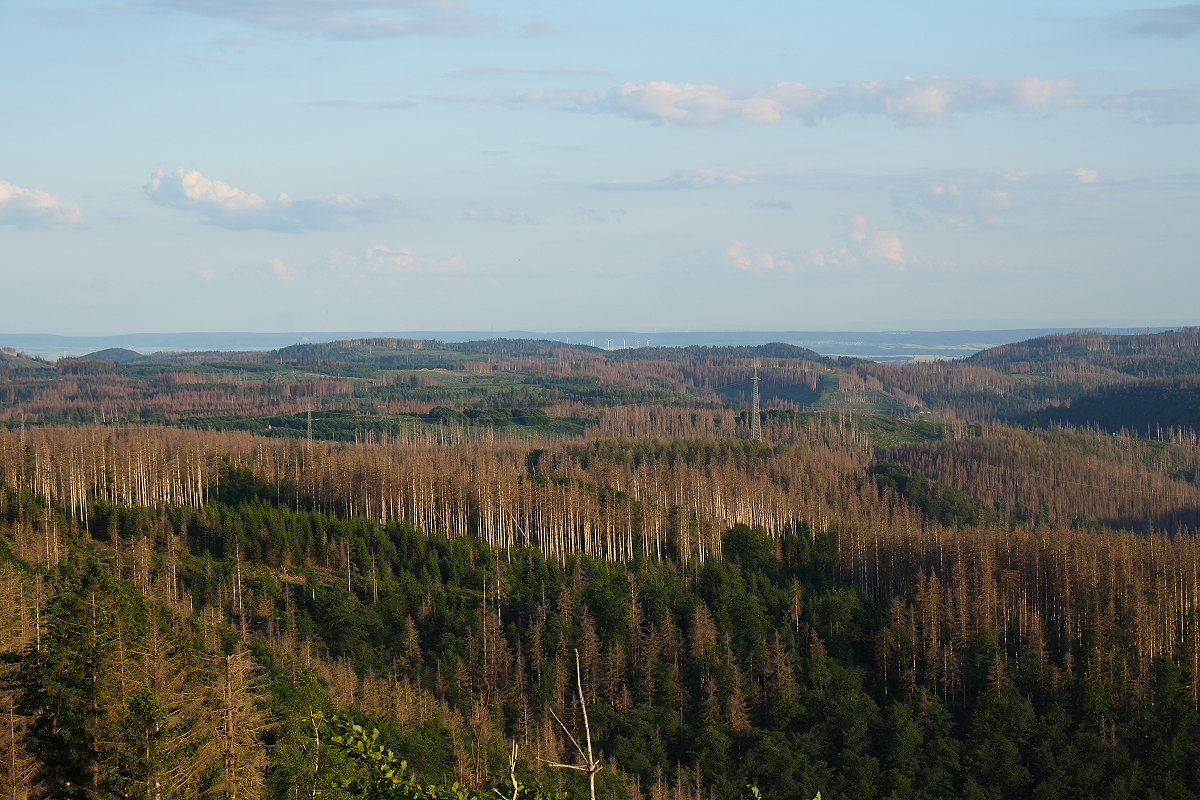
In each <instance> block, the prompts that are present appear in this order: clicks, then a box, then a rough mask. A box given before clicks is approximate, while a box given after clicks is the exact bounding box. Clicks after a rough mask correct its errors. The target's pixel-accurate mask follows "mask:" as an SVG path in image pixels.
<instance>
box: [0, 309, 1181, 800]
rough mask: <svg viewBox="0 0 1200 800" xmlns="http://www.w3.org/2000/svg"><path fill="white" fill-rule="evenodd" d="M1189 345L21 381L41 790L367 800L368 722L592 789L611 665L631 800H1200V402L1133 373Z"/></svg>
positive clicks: (400, 743) (146, 366) (572, 358)
mask: <svg viewBox="0 0 1200 800" xmlns="http://www.w3.org/2000/svg"><path fill="white" fill-rule="evenodd" d="M1185 333H1186V332H1185ZM1156 341H1157V342H1158V344H1157V345H1156V346H1157V347H1158V350H1156V351H1154V352H1151V350H1153V348H1151V347H1150V345H1149V343H1147V342H1144V341H1140V340H1138V341H1134V342H1122V343H1119V344H1120V346H1119V347H1118V348H1117V349H1121V348H1124V351H1123V352H1119V353H1117V354H1115V355H1113V353H1112V352H1111V351H1112V349H1113V347H1112V346H1111V345H1110V346H1109V348H1108V350H1105V349H1104V347H1102V346H1091V345H1088V347H1087V348H1085V350H1084V351H1082V352H1078V353H1074V354H1072V355H1070V356H1069V359H1068V361H1064V360H1063V359H1064V358H1066V356H1063V355H1062V353H1061V352H1059V353H1058V355H1056V357H1055V359H1051V360H1040V361H1039V360H1037V359H1031V358H1030V357H1029V353H1037V352H1042V351H1044V350H1047V349H1048V347H1049V345H1046V344H1045V343H1041V342H1037V341H1036V340H1035V342H1034V343H1031V344H1028V346H1027V347H1026V349H1025V350H1021V351H1016V350H1014V351H1011V352H1010V353H1009V354H1008V355H1004V354H995V353H994V354H992V355H991V356H989V357H988V358H990V359H991V360H992V363H989V364H980V363H974V362H973V361H964V362H950V363H937V364H919V365H888V364H872V363H865V362H856V361H849V360H843V361H839V362H836V363H834V362H828V361H819V360H813V359H812V358H810V357H809V356H808V354H807V353H805V352H799V351H797V350H795V349H791V348H789V347H787V346H778V347H775V346H771V347H766V348H743V347H735V348H728V349H716V350H709V349H705V350H694V351H691V352H673V353H661V354H660V353H658V352H657V351H658V349H659V348H648V349H644V350H645V351H644V352H638V351H636V350H632V351H614V352H609V351H603V350H597V349H595V348H589V347H576V346H568V345H565V344H562V343H556V342H538V341H504V340H502V341H495V342H470V343H463V344H455V345H446V344H444V343H440V342H429V341H423V340H395V339H387V340H385V339H364V340H355V341H347V342H339V343H331V344H323V345H303V346H297V347H295V348H286V349H285V350H281V351H275V352H268V353H257V354H255V353H224V354H194V355H189V356H187V359H190V360H189V361H187V362H186V363H185V362H183V361H173V362H160V363H152V362H140V361H139V362H135V363H117V362H114V361H111V360H107V359H97V358H90V359H63V360H61V361H60V362H58V363H57V364H55V365H46V364H40V363H39V362H36V361H29V360H28V359H21V360H20V362H22V363H23V362H25V361H29V364H30V367H29V368H28V369H24V370H13V371H10V372H7V373H4V374H3V376H2V377H0V415H2V417H3V419H4V420H5V421H6V423H7V424H6V426H5V427H4V428H0V652H5V653H7V654H6V655H5V656H4V657H3V658H0V673H4V675H6V676H8V678H9V680H5V681H4V682H2V683H0V686H3V688H0V711H3V712H5V713H6V715H7V716H6V720H7V722H6V727H5V728H4V729H3V730H0V793H3V794H6V795H17V796H23V795H24V794H27V793H29V792H30V790H31V789H32V788H34V787H41V788H38V789H37V790H36V791H37V792H42V793H47V792H52V791H59V790H61V791H59V794H60V795H61V796H67V795H68V794H69V791H68V789H67V788H65V787H67V786H68V785H70V786H87V787H92V788H89V789H88V793H87V796H88V797H92V796H100V795H101V794H103V795H104V796H110V795H111V796H131V797H147V798H148V797H150V796H152V795H153V794H154V791H158V792H159V794H160V795H161V797H172V798H173V797H179V798H185V797H197V796H214V797H228V798H232V797H234V796H235V795H236V796H238V797H242V798H270V800H276V798H279V799H280V800H282V798H288V799H289V800H292V799H293V798H294V799H295V800H299V798H301V797H305V798H310V800H311V797H313V796H314V793H322V796H326V797H334V798H340V797H349V796H350V795H348V794H347V793H346V792H345V791H344V790H343V789H342V788H335V787H337V786H343V781H347V780H350V779H351V778H352V777H353V776H354V775H356V774H360V773H358V772H356V770H357V769H358V767H356V766H355V760H354V758H352V757H351V755H350V754H348V753H347V752H346V751H345V750H344V749H340V748H339V747H338V746H337V745H336V743H334V742H332V741H331V740H330V739H329V735H330V731H331V730H334V729H335V728H331V727H327V726H336V725H338V724H341V723H335V722H331V720H333V719H334V717H335V716H336V715H337V714H341V715H344V716H343V717H342V719H344V720H347V721H348V722H347V724H359V725H360V726H362V727H363V730H364V731H369V730H370V729H372V728H378V729H379V730H380V738H379V740H378V741H379V742H380V743H382V744H381V745H379V746H383V747H385V748H391V749H392V750H393V751H394V753H395V754H396V756H397V758H403V759H405V760H406V761H407V762H408V765H409V767H410V768H411V769H412V770H413V771H414V773H413V774H414V775H415V776H416V778H414V779H419V780H420V781H424V782H426V784H428V783H430V782H432V783H436V784H437V785H441V786H446V785H448V784H449V783H450V782H452V781H459V782H461V784H462V785H463V786H465V787H468V788H465V789H462V790H461V792H460V795H461V796H466V795H462V792H474V793H476V794H475V795H471V796H472V797H475V796H477V795H478V793H486V792H488V791H490V787H500V788H503V787H505V786H509V787H510V788H509V789H508V790H507V791H509V792H511V784H510V778H511V775H510V772H509V769H510V768H509V761H508V759H509V755H510V754H511V752H512V746H511V744H510V742H516V743H517V744H518V745H519V748H518V757H517V766H516V772H517V774H518V775H519V777H520V780H521V781H524V782H525V783H527V784H530V785H533V786H538V787H541V788H542V789H543V790H547V791H558V790H562V791H567V792H569V793H572V795H573V796H579V795H580V792H582V791H584V787H583V783H582V779H581V777H580V776H579V775H578V774H577V773H574V772H564V771H562V770H555V769H552V768H549V767H547V766H546V762H547V761H550V762H564V761H566V760H569V759H570V758H571V752H572V750H571V745H570V741H569V737H568V736H567V735H566V733H564V730H563V728H561V727H559V726H558V724H557V723H556V722H555V721H554V716H555V715H558V716H559V717H560V718H562V719H563V721H564V723H565V724H566V728H567V730H568V731H571V732H572V733H573V735H575V734H578V731H579V730H580V726H581V724H582V713H581V709H580V706H579V704H578V701H577V699H576V696H577V693H578V692H579V691H580V689H579V686H577V683H576V677H575V668H574V667H575V664H574V659H575V653H576V652H578V654H579V662H580V666H579V679H580V681H581V682H582V692H583V695H584V697H585V699H586V702H587V706H588V712H589V719H590V724H591V727H592V735H593V739H594V743H595V746H596V748H597V750H598V753H599V757H600V758H601V759H602V760H603V763H604V767H605V768H604V770H603V771H602V772H601V773H600V794H601V796H602V797H605V798H612V799H613V800H616V799H617V798H620V799H621V800H626V799H627V800H668V799H671V800H674V798H680V797H683V796H687V797H696V798H701V800H742V798H744V797H745V796H746V791H747V790H746V787H747V786H748V785H751V784H753V785H755V786H757V787H758V788H759V789H760V790H761V793H762V796H763V797H766V798H780V799H781V800H782V798H792V797H812V796H814V795H815V794H816V792H817V791H821V792H822V793H823V796H825V797H847V798H859V799H861V800H876V798H887V797H893V798H917V797H921V798H939V799H940V798H946V800H950V798H955V799H956V800H957V798H962V797H984V798H995V797H1017V796H1036V797H1047V798H1055V797H1058V798H1070V797H1102V798H1114V800H1115V798H1118V797H1126V796H1137V797H1153V796H1159V797H1187V796H1194V795H1195V794H1197V792H1200V754H1198V753H1197V751H1196V749H1195V747H1194V746H1192V745H1193V743H1194V742H1195V741H1196V740H1197V739H1198V738H1200V628H1197V619H1198V615H1200V589H1198V588H1197V584H1196V582H1195V580H1193V578H1194V576H1195V575H1196V574H1197V571H1198V570H1200V540H1198V539H1197V530H1198V528H1200V513H1198V511H1197V509H1200V478H1198V477H1197V476H1198V475H1200V440H1198V439H1197V435H1196V433H1195V430H1194V428H1189V427H1188V426H1186V425H1183V424H1181V423H1183V422H1186V421H1187V419H1188V415H1189V414H1190V413H1191V411H1190V409H1191V408H1192V407H1193V406H1192V405H1189V404H1190V403H1192V401H1193V400H1194V399H1195V397H1196V394H1197V387H1198V384H1197V382H1196V381H1197V380H1198V379H1197V377H1196V376H1187V375H1185V376H1177V377H1169V378H1146V377H1137V376H1135V375H1133V374H1130V373H1128V372H1125V371H1122V370H1121V369H1118V367H1121V366H1122V365H1123V364H1124V365H1126V366H1127V365H1128V363H1129V362H1127V361H1123V360H1122V359H1125V358H1126V357H1127V355H1128V357H1131V358H1137V359H1140V362H1139V363H1140V364H1141V365H1142V366H1141V367H1138V369H1143V368H1144V370H1150V368H1151V366H1152V365H1151V363H1150V362H1149V361H1147V360H1146V359H1149V358H1159V359H1163V360H1164V363H1176V364H1179V363H1183V362H1184V361H1186V359H1187V358H1189V357H1190V356H1189V355H1188V353H1189V350H1188V347H1190V345H1189V344H1188V341H1189V340H1188V339H1187V335H1181V336H1180V337H1178V339H1177V340H1173V339H1158V340H1156ZM1172 342H1176V343H1178V344H1179V348H1178V349H1177V350H1176V349H1172V348H1173V345H1172V344H1171V343H1172ZM660 356H661V357H660ZM668 356H669V357H668ZM10 358H11V357H10ZM1070 359H1073V360H1070ZM1106 359H1107V361H1106ZM983 360H984V361H986V360H987V359H983ZM1068 362H1069V363H1070V364H1072V365H1074V366H1073V367H1072V368H1068V367H1066V366H1064V364H1066V363H1068ZM1093 362H1094V363H1093ZM1105 364H1107V366H1106V365H1105ZM755 370H757V371H758V374H759V376H760V378H761V384H760V390H761V402H762V406H763V410H762V417H761V420H760V422H761V428H762V439H761V440H755V439H751V438H750V431H751V425H750V418H749V414H750V393H751V390H752V384H751V382H750V379H751V377H752V376H753V374H754V372H755ZM1097 376H1099V377H1097ZM1154 392H1157V393H1158V394H1154ZM1155 397H1159V398H1160V401H1159V402H1156V401H1155V400H1154V398H1155ZM884 409H886V410H887V411H889V412H891V413H887V414H881V413H879V412H880V411H881V410H884ZM1171 409H1174V410H1173V411H1172V413H1173V414H1174V415H1175V416H1173V417H1170V419H1171V420H1174V422H1171V421H1167V418H1166V417H1163V422H1162V423H1161V424H1162V427H1161V429H1159V428H1157V427H1156V428H1154V429H1152V430H1146V429H1145V428H1144V427H1140V428H1139V427H1137V426H1134V425H1126V424H1124V422H1121V428H1122V429H1123V430H1116V431H1114V432H1115V433H1116V434H1117V435H1113V433H1114V432H1110V431H1108V430H1099V429H1097V428H1096V427H1095V425H1097V424H1102V423H1101V421H1100V415H1102V414H1110V415H1112V418H1113V420H1114V421H1121V420H1124V419H1126V418H1132V419H1135V420H1137V421H1138V422H1145V421H1146V420H1147V419H1149V417H1150V415H1151V414H1156V413H1166V411H1167V410H1171ZM1068 412H1069V413H1073V414H1076V415H1077V417H1075V418H1072V419H1066V418H1056V419H1051V418H1049V417H1046V418H1041V417H1030V419H1029V420H1028V422H1038V423H1042V424H1044V425H1046V426H1047V427H1039V426H1037V425H1029V424H1019V423H1023V422H1026V420H1024V418H1021V417H1019V416H1018V415H1020V414H1031V413H1032V414H1046V415H1049V414H1055V413H1057V414H1065V413H1068ZM1004 414H1011V415H1012V421H1003V420H1001V419H1000V417H1001V416H1003V415H1004ZM1076 419H1078V420H1083V421H1084V422H1085V423H1086V425H1085V424H1080V425H1079V426H1078V427H1064V425H1063V424H1064V423H1067V422H1074V421H1075V420H1076ZM1051 423H1053V424H1051ZM1177 423H1180V424H1177ZM81 659H83V660H86V663H88V664H90V665H91V666H90V667H89V669H90V670H91V672H90V673H88V674H89V676H90V677H88V678H87V679H86V680H81V679H79V678H78V675H79V673H78V670H76V668H75V666H74V665H76V664H78V663H84V662H83V661H81ZM63 686H67V687H70V688H69V690H62V691H61V692H60V690H59V688H56V687H63ZM51 697H53V698H58V699H54V700H53V701H51V699H50V698H51ZM318 712H319V713H318ZM67 719H69V720H71V723H70V724H71V725H73V726H76V727H73V728H70V729H69V730H67V729H65V728H63V727H62V724H60V723H57V722H54V720H67ZM229 719H234V720H236V724H234V725H233V726H226V725H225V721H226V720H229ZM56 726H57V727H56ZM337 730H343V731H344V730H346V729H345V728H338V729H337ZM349 730H353V729H349ZM56 737H69V738H56ZM373 746H374V745H373ZM56 754H63V757H60V756H59V755H56ZM153 786H158V787H159V789H157V790H154V791H152V788H151V787H153ZM53 787H58V789H54V788H53ZM162 787H169V788H162ZM93 788H94V789H95V791H94V792H93ZM35 793H36V792H35Z"/></svg>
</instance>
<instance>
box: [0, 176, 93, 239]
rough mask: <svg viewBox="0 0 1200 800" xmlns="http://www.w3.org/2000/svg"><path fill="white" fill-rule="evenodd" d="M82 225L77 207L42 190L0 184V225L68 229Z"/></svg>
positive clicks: (2, 182)
mask: <svg viewBox="0 0 1200 800" xmlns="http://www.w3.org/2000/svg"><path fill="white" fill-rule="evenodd" d="M82 224H83V213H82V212H81V211H80V210H79V206H77V205H75V204H74V203H72V202H69V201H67V200H63V199H62V198H61V197H56V196H55V195H52V194H50V193H49V192H46V191H43V190H41V189H26V188H24V187H22V186H17V185H16V184H14V183H9V182H8V181H0V225H19V226H21V227H23V228H33V227H68V226H72V225H82Z"/></svg>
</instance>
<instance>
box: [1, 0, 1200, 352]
mask: <svg viewBox="0 0 1200 800" xmlns="http://www.w3.org/2000/svg"><path fill="white" fill-rule="evenodd" d="M1198 44H1200V3H1198V2H1191V3H1185V4H1182V5H1160V4H1157V3H1153V2H1151V3H1140V4H1139V3H1136V2H1132V0H1126V2H1108V1H1107V0H1102V1H1101V2H1088V3H1084V2H1080V1H1078V0H1062V1H1061V2H1055V3H1052V4H1050V5H1046V4H1044V3H1034V2H1029V0H1018V2H1014V3H1010V4H1004V5H978V4H961V3H948V2H933V1H932V0H923V1H922V2H919V3H916V4H905V5H903V6H897V5H894V4H884V3H862V2H859V3H847V4H839V5H837V6H836V7H835V6H829V7H825V6H817V7H811V6H810V5H809V4H787V3H777V2H750V3H746V4H742V5H740V6H738V7H736V8H735V7H732V6H729V5H727V4H722V5H717V4H710V3H701V4H696V3H689V4H687V5H684V4H682V3H675V2H670V3H660V4H652V5H650V6H645V7H643V6H642V5H640V4H637V5H635V4H633V3H629V2H624V1H619V2H613V3H607V4H602V5H596V4H592V5H583V6H577V5H570V4H568V5H563V4H558V3H550V2H545V1H544V0H528V1H527V2H522V3H516V4H514V3H500V2H494V1H493V2H488V1H486V0H485V1H483V2H480V1H479V0H464V1H462V2H448V3H447V2H440V1H437V0H342V1H340V2H339V1H336V0H141V1H135V0H117V2H107V3H101V2H87V1H85V0H37V2H34V1H33V0H13V1H12V2H9V3H5V4H4V5H3V7H0V69H3V71H4V73H5V74H6V75H8V76H9V77H10V79H9V80H7V81H4V82H2V83H0V103H2V104H3V105H2V107H3V108H4V109H5V110H6V113H5V119H4V122H3V124H2V125H0V153H2V154H3V156H4V157H3V158H0V286H3V296H4V298H5V302H4V314H3V321H2V322H0V329H3V330H6V331H12V332H16V331H24V332H53V333H63V334H70V333H115V332H120V331H139V330H140V331H221V330H224V331H280V330H293V331H294V330H359V331H361V330H431V331H436V330H444V331H450V330H492V329H494V330H513V329H523V330H534V331H536V330H589V329H597V330H603V329H614V328H628V329H636V330H648V331H654V330H772V329H776V330H822V329H824V330H839V329H840V330H847V329H851V330H853V329H857V330H883V329H889V328H918V329H922V330H937V329H949V328H1026V327H1039V326H1064V327H1068V326H1079V327H1089V326H1131V327H1135V326H1151V325H1179V324H1195V322H1196V321H1197V318H1198V315H1197V312H1196V305H1197V303H1196V301H1197V298H1198V297H1200V278H1198V277H1197V270H1196V265H1197V261H1196V253H1197V251H1198V249H1200V248H1198V245H1200V226H1197V225H1196V224H1195V220H1196V219H1197V218H1200V148H1197V147H1196V145H1195V142H1196V139H1197V134H1198V125H1200V59H1197V58H1196V51H1197V45H1198Z"/></svg>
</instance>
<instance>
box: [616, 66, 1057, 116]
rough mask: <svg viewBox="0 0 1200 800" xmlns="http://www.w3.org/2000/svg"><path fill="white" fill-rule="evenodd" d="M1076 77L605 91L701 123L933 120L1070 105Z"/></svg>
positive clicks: (629, 110)
mask: <svg viewBox="0 0 1200 800" xmlns="http://www.w3.org/2000/svg"><path fill="white" fill-rule="evenodd" d="M1075 93H1076V84H1075V83H1074V82H1073V81H1070V80H1066V79H1063V78H1037V77H1026V78H1020V79H1015V80H995V79H984V78H969V77H951V76H943V75H935V76H930V77H925V78H911V77H910V78H905V79H904V80H901V81H881V80H874V81H856V82H852V83H848V84H844V85H842V86H838V87H833V88H819V87H812V86H807V85H805V84H803V83H787V82H784V83H777V84H775V85H774V86H770V87H767V88H762V89H729V88H725V87H721V86H717V85H715V84H693V83H673V82H670V81H650V82H647V83H640V84H639V83H624V84H621V85H620V86H618V87H616V88H615V89H613V90H612V91H611V92H610V93H609V94H608V96H607V103H608V104H609V106H610V107H611V108H612V110H616V111H619V112H621V113H625V114H629V115H632V116H636V117H642V118H645V119H651V120H654V121H655V122H660V123H666V124H682V125H707V124H712V123H715V122H722V121H725V120H729V119H743V120H746V121H749V122H756V123H761V124H775V123H778V122H780V121H781V120H783V118H784V117H785V116H795V117H799V118H800V119H802V120H804V121H805V122H810V123H811V122H817V121H819V120H822V119H825V118H830V117H835V116H844V115H848V114H864V115H882V116H886V117H889V118H891V119H893V120H895V121H896V122H899V123H903V124H911V125H934V124H939V123H941V122H943V121H944V119H945V117H946V116H947V115H948V114H949V113H951V112H961V111H975V110H986V109H991V108H998V109H1007V110H1013V111H1040V110H1044V109H1048V108H1052V107H1060V106H1068V105H1074V104H1076V103H1077V102H1078V98H1077V97H1076V94H1075Z"/></svg>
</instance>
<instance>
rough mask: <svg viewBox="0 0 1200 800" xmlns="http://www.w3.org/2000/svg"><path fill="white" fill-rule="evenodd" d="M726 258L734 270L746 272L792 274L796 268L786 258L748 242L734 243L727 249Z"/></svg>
mask: <svg viewBox="0 0 1200 800" xmlns="http://www.w3.org/2000/svg"><path fill="white" fill-rule="evenodd" d="M725 258H726V259H728V261H729V263H730V265H732V266H733V267H734V268H736V269H740V270H745V271H746V272H759V273H763V272H781V271H782V272H790V271H791V270H792V269H793V267H794V266H795V265H794V264H793V263H792V261H791V259H789V258H787V257H786V256H784V255H782V254H779V253H771V252H768V251H766V250H759V249H757V248H754V247H751V246H750V245H749V244H748V243H747V242H734V243H733V244H731V245H729V247H726V248H725Z"/></svg>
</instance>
